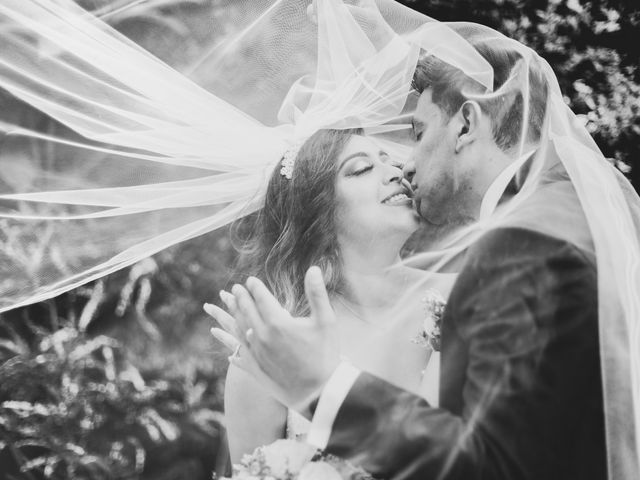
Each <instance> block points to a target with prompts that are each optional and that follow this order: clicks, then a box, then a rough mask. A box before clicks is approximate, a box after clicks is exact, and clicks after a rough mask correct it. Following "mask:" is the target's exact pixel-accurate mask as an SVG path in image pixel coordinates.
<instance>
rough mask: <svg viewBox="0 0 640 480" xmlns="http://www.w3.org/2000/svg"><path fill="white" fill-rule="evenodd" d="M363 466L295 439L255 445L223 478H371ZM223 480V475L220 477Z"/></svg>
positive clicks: (363, 479) (347, 479)
mask: <svg viewBox="0 0 640 480" xmlns="http://www.w3.org/2000/svg"><path fill="white" fill-rule="evenodd" d="M372 478H373V477H371V476H370V475H369V474H368V473H366V472H365V471H364V470H362V469H359V468H357V467H355V466H353V465H351V464H350V463H348V462H346V461H344V460H342V459H340V458H338V457H335V456H333V455H325V454H323V453H322V452H320V451H319V450H317V449H316V448H315V447H312V446H311V445H309V444H307V443H304V442H302V441H298V440H289V439H286V440H276V441H275V442H273V443H272V444H270V445H265V446H262V447H258V448H257V449H256V450H255V451H254V452H253V453H252V454H251V455H245V456H244V457H243V458H242V460H241V462H240V463H239V464H236V465H234V466H233V475H232V477H231V479H226V480H371V479H372ZM223 480H225V479H223Z"/></svg>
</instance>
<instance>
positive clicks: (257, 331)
mask: <svg viewBox="0 0 640 480" xmlns="http://www.w3.org/2000/svg"><path fill="white" fill-rule="evenodd" d="M305 292H306V295H307V300H308V302H309V306H310V308H311V315H310V316H309V317H298V318H293V317H292V316H291V315H290V314H289V313H288V312H287V311H286V310H284V309H283V308H282V306H281V305H280V303H278V301H277V300H276V299H275V297H274V296H273V295H272V294H271V292H269V290H268V289H267V287H266V286H265V285H264V284H263V283H262V282H261V281H260V280H258V279H256V278H250V279H249V280H248V281H247V283H246V288H245V287H243V286H240V285H235V286H234V287H233V289H232V293H233V297H234V298H233V300H231V299H230V298H227V299H226V301H225V303H226V304H227V307H228V308H229V309H230V311H231V313H232V314H233V316H234V317H235V320H233V321H229V319H228V318H223V320H222V321H221V322H220V323H221V325H222V326H223V327H224V328H225V329H227V331H228V332H230V333H234V334H235V338H236V339H238V338H239V339H240V342H241V343H242V344H243V345H244V347H246V349H245V348H242V349H241V354H240V357H239V358H235V357H232V359H231V361H232V363H234V364H235V365H237V366H238V367H240V368H243V369H244V370H247V371H249V373H251V374H254V375H255V372H254V370H255V365H254V364H253V362H256V363H257V364H258V365H259V370H260V372H263V373H264V374H266V376H267V377H268V378H269V379H270V382H271V385H265V386H267V388H269V389H270V390H272V393H273V394H274V396H275V397H276V398H278V400H280V401H281V402H282V403H284V404H285V405H286V406H288V407H290V408H293V409H295V410H298V411H300V412H304V411H305V410H306V409H307V407H308V406H309V403H310V402H311V401H312V400H314V399H315V398H316V397H317V396H318V395H319V393H320V391H321V390H322V388H323V387H324V384H325V383H326V381H327V380H328V379H329V377H330V376H331V374H332V373H333V371H334V370H335V368H336V367H337V365H338V363H339V362H340V352H339V339H338V333H337V323H336V319H335V315H334V313H333V309H332V308H331V304H330V303H329V297H328V295H327V291H326V289H325V286H324V281H323V279H322V273H321V272H320V269H319V268H317V267H312V268H311V269H309V271H308V272H307V275H306V277H305ZM223 300H225V299H224V298H223ZM227 302H228V303H227ZM215 317H216V318H218V315H216V316H215ZM238 332H244V333H243V334H238ZM243 337H244V338H243ZM218 338H219V339H220V340H221V341H223V342H224V340H223V339H222V338H220V337H218ZM245 351H246V352H247V353H250V357H248V358H250V360H249V361H248V363H247V362H245V360H244V355H245V354H244V353H242V352H245ZM258 380H260V379H258Z"/></svg>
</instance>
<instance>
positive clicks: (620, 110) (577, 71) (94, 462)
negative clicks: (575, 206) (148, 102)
mask: <svg viewBox="0 0 640 480" xmlns="http://www.w3.org/2000/svg"><path fill="white" fill-rule="evenodd" d="M78 3H80V4H81V5H83V6H84V7H85V8H87V9H89V10H92V11H94V12H96V13H98V14H100V15H102V16H103V17H104V19H105V21H107V22H109V23H110V24H112V25H113V26H114V27H115V28H117V29H118V30H120V31H121V32H123V33H124V34H125V35H127V36H129V37H131V38H132V39H134V40H135V41H136V42H138V43H140V44H142V45H143V46H144V47H145V48H147V49H148V50H150V51H152V52H153V53H154V54H155V55H157V56H158V57H160V58H161V59H163V60H165V61H166V62H167V63H169V64H170V65H172V66H174V67H175V68H177V69H178V70H180V69H182V68H185V67H186V66H188V65H189V61H190V60H192V59H194V58H197V57H198V55H199V54H200V53H201V51H202V49H203V48H206V46H208V45H211V43H212V42H215V41H216V38H217V37H219V36H221V35H223V34H226V33H228V32H229V31H233V29H234V24H233V22H232V21H231V22H229V21H227V23H224V22H222V21H221V20H220V19H221V18H234V15H233V9H234V8H235V7H234V2H233V0H137V1H136V0H78ZM402 3H405V4H406V5H408V6H410V7H411V8H414V9H416V10H419V11H421V12H423V13H426V14H427V15H430V16H432V17H434V18H437V19H440V20H459V21H475V22H480V23H483V24H486V25H489V26H491V27H494V28H496V29H498V30H500V31H502V32H504V33H505V34H507V35H509V36H511V37H514V38H516V39H518V40H520V41H522V42H524V43H525V44H527V45H529V46H531V47H532V48H534V49H536V50H537V51H538V52H539V53H540V54H541V55H542V56H543V57H545V58H546V59H547V60H548V61H549V62H550V63H551V65H552V67H553V68H554V70H555V71H556V73H557V75H558V78H559V80H560V83H561V87H562V90H563V92H564V94H565V95H566V101H567V103H568V104H569V105H570V106H571V108H572V109H573V110H574V111H575V112H576V113H578V114H579V115H580V118H581V119H582V121H584V122H585V124H586V126H587V128H588V129H589V131H590V132H591V133H592V135H593V136H594V138H595V139H596V141H597V143H598V144H599V146H600V148H601V149H602V151H603V152H604V154H605V156H607V157H608V158H609V159H610V160H611V161H612V162H613V163H614V164H615V165H616V166H617V167H618V168H619V169H620V170H621V171H623V172H624V173H625V174H626V175H627V176H628V177H629V178H630V180H631V181H632V182H633V184H634V186H635V188H636V190H639V189H640V160H639V158H638V157H639V156H640V155H639V153H640V67H639V60H640V3H639V2H638V1H637V0H618V1H613V0H601V1H597V2H596V1H586V0H431V1H411V0H405V1H403V2H402ZM230 12H231V14H229V13H230ZM222 13H224V15H222ZM176 45H180V48H175V46H176ZM0 102H1V104H2V106H3V109H4V110H5V113H6V111H7V109H10V110H11V112H10V113H11V115H12V117H13V118H19V119H20V122H21V124H23V125H25V126H33V127H38V128H44V127H43V125H45V126H46V124H47V122H50V120H49V119H47V118H44V117H43V116H42V115H41V114H39V113H38V112H35V111H33V110H32V109H30V108H29V107H27V106H26V105H23V104H21V103H20V102H17V101H16V100H15V99H12V98H10V96H8V94H7V93H6V92H1V91H0ZM236 255H237V254H236V251H235V250H234V248H233V245H232V242H231V241H230V236H229V230H228V229H221V230H218V231H215V232H212V233H210V234H208V235H204V236H201V237H198V238H195V239H193V240H190V241H188V242H184V243H182V244H180V245H177V246H175V247H173V248H170V249H168V250H166V251H163V252H161V253H159V254H157V255H155V256H153V257H151V258H149V259H146V260H144V261H142V262H140V263H138V264H136V265H133V266H132V267H130V268H128V269H125V270H123V271H120V272H117V273H115V274H113V275H111V276H109V277H107V278H104V279H102V280H100V281H97V282H94V283H92V284H89V285H86V286H84V287H82V288H79V289H77V290H74V291H71V292H68V293H67V294H64V295H61V296H59V297H57V298H55V299H52V300H49V301H46V302H43V303H40V304H37V305H32V306H29V307H24V308H20V309H17V310H14V311H11V312H8V313H5V314H2V315H0V478H3V479H4V478H6V479H29V480H31V479H41V478H48V479H70V478H74V479H75V478H78V479H85V478H87V479H151V478H153V479H154V480H169V479H176V480H178V479H180V480H182V479H184V480H187V479H188V480H199V479H209V478H211V475H212V472H217V473H223V472H224V471H226V469H227V468H228V461H227V451H226V443H225V438H224V418H223V416H222V413H221V412H222V396H223V383H224V375H225V370H226V356H227V352H225V351H223V349H222V348H221V347H220V346H219V345H217V344H216V343H215V342H214V341H213V340H212V339H211V337H210V335H209V333H208V331H209V328H210V326H211V320H210V319H209V318H208V317H207V316H206V315H205V314H204V313H203V312H202V308H201V307H202V303H203V302H204V301H216V300H217V295H216V292H217V291H219V290H220V289H221V288H224V287H226V286H228V285H229V283H230V282H231V281H232V280H233V278H234V276H235V272H234V265H235V262H236Z"/></svg>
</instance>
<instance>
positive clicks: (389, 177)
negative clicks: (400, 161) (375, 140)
mask: <svg viewBox="0 0 640 480" xmlns="http://www.w3.org/2000/svg"><path fill="white" fill-rule="evenodd" d="M400 182H402V168H401V167H397V166H393V165H385V175H384V183H385V184H389V183H400Z"/></svg>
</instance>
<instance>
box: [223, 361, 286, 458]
mask: <svg viewBox="0 0 640 480" xmlns="http://www.w3.org/2000/svg"><path fill="white" fill-rule="evenodd" d="M224 410H225V418H226V422H227V437H228V440H229V452H230V454H231V461H232V462H233V463H238V462H239V461H240V459H241V458H242V455H244V454H245V453H252V452H253V451H254V450H255V449H256V447H259V446H261V445H268V444H270V443H272V442H274V441H275V440H277V439H279V438H284V436H285V428H286V422H287V409H286V407H284V406H283V405H282V404H281V403H280V402H278V401H277V400H275V399H274V398H273V397H272V396H270V395H269V394H268V393H267V392H266V390H264V388H262V386H261V385H260V384H258V383H257V382H256V381H255V380H254V379H253V378H252V377H251V376H249V374H247V373H246V372H243V371H242V370H240V369H239V368H237V367H234V366H233V365H229V371H228V372H227V381H226V385H225V393H224Z"/></svg>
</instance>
